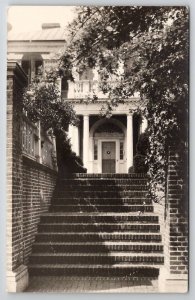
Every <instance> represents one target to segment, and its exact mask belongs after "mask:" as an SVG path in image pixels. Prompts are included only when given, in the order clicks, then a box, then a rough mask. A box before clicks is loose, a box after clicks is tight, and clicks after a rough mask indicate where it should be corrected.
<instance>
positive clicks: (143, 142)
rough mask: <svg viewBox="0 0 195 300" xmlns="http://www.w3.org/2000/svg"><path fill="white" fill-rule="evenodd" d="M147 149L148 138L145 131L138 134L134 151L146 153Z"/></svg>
mask: <svg viewBox="0 0 195 300" xmlns="http://www.w3.org/2000/svg"><path fill="white" fill-rule="evenodd" d="M148 150H149V138H148V134H147V133H146V132H144V133H142V134H140V136H139V139H138V142H137V145H136V152H137V154H141V155H147V152H148Z"/></svg>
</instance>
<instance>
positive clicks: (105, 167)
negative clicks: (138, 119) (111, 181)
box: [102, 142, 116, 173]
mask: <svg viewBox="0 0 195 300" xmlns="http://www.w3.org/2000/svg"><path fill="white" fill-rule="evenodd" d="M102 173H116V143H115V142H102Z"/></svg>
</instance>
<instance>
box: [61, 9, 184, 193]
mask: <svg viewBox="0 0 195 300" xmlns="http://www.w3.org/2000/svg"><path fill="white" fill-rule="evenodd" d="M77 13H78V17H77V18H76V19H75V20H74V21H73V23H72V24H71V25H70V28H69V31H70V34H69V39H68V42H67V48H66V50H65V52H64V55H63V56H62V57H61V67H60V68H61V70H64V72H67V73H70V72H71V70H72V66H73V65H75V66H76V67H77V68H78V69H82V68H83V69H85V68H86V67H96V68H97V69H98V72H99V76H100V78H101V85H100V87H101V89H102V91H103V92H104V93H108V95H109V100H108V101H107V109H108V112H110V111H111V110H112V107H113V106H117V105H118V104H119V103H124V101H125V100H126V99H128V98H129V97H130V96H132V95H134V94H135V93H139V95H140V98H141V102H140V105H139V107H138V110H141V111H142V113H143V114H144V115H145V117H146V118H147V119H148V124H149V127H148V134H149V142H150V151H149V153H148V155H147V162H148V165H149V171H148V174H149V176H150V189H151V193H152V194H153V196H158V190H162V189H163V190H164V189H165V183H166V175H167V166H168V149H169V146H170V145H171V146H175V147H177V151H178V152H179V155H181V157H182V156H183V155H184V154H185V153H186V151H187V141H188V133H187V125H188V124H187V113H188V112H187V108H188V47H189V45H188V38H189V37H188V26H189V21H188V9H187V7H182V6H180V7H166V6H161V7H158V6H156V7H152V6H150V7H143V6H104V7H96V6H90V7H80V8H78V9H77ZM121 65H122V68H121ZM71 76H72V77H74V76H73V74H72V73H71ZM113 81H114V85H113Z"/></svg>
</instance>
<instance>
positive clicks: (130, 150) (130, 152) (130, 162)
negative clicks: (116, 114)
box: [126, 115, 133, 172]
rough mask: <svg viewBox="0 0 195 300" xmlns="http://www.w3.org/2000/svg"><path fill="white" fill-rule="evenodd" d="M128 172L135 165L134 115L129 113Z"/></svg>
mask: <svg viewBox="0 0 195 300" xmlns="http://www.w3.org/2000/svg"><path fill="white" fill-rule="evenodd" d="M126 155H127V172H128V170H129V167H132V166H133V116H132V115H127V154H126Z"/></svg>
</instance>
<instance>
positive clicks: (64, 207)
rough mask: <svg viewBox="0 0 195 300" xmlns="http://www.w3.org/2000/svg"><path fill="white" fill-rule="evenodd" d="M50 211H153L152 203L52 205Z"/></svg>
mask: <svg viewBox="0 0 195 300" xmlns="http://www.w3.org/2000/svg"><path fill="white" fill-rule="evenodd" d="M50 211H51V212H52V211H53V212H138V211H141V212H153V205H120V206H119V205H68V204H67V205H65V204H64V205H57V204H55V205H52V206H51V207H50Z"/></svg>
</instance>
